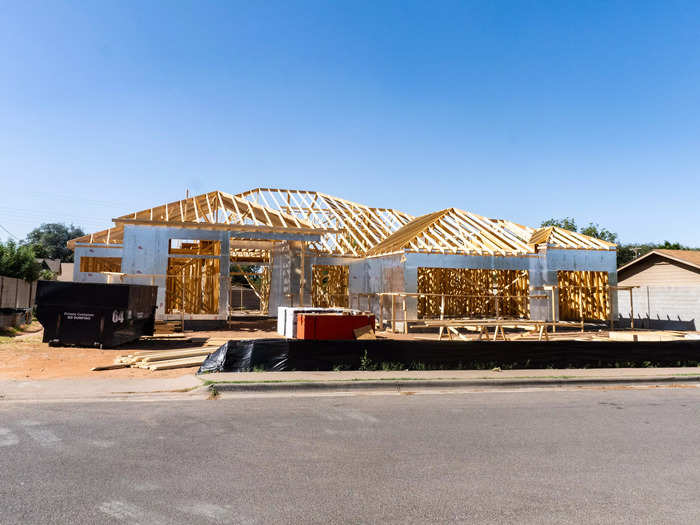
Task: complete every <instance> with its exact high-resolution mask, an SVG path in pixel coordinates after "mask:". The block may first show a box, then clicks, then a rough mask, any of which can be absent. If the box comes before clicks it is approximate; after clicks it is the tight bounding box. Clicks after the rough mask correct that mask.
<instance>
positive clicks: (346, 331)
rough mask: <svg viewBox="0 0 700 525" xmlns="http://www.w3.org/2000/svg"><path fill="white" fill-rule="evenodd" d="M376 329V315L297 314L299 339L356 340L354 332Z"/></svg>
mask: <svg viewBox="0 0 700 525" xmlns="http://www.w3.org/2000/svg"><path fill="white" fill-rule="evenodd" d="M367 325H369V326H371V327H372V328H374V315H369V314H368V315H364V314H359V315H343V314H297V339H319V340H323V341H330V340H339V339H355V333H354V330H355V329H357V328H362V327H363V326H367Z"/></svg>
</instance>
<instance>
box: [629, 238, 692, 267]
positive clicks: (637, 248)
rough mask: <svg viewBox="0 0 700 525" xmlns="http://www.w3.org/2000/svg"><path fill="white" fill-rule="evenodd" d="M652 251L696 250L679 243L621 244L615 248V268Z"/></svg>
mask: <svg viewBox="0 0 700 525" xmlns="http://www.w3.org/2000/svg"><path fill="white" fill-rule="evenodd" d="M652 250H697V248H690V247H688V246H683V245H682V244H681V243H679V242H669V241H664V242H663V243H660V244H659V243H653V242H646V243H641V244H621V245H620V246H618V247H617V266H618V268H619V267H620V266H624V265H625V264H627V263H629V262H632V261H633V260H635V259H636V258H637V257H641V256H642V255H646V254H647V253H649V252H650V251H652Z"/></svg>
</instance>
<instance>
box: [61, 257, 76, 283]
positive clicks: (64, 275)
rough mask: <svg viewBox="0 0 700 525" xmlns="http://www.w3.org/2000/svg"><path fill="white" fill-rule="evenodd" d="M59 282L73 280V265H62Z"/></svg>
mask: <svg viewBox="0 0 700 525" xmlns="http://www.w3.org/2000/svg"><path fill="white" fill-rule="evenodd" d="M57 280H58V281H64V282H65V281H67V282H70V281H72V280H73V263H64V262H62V263H61V271H60V272H59V273H58V278H57Z"/></svg>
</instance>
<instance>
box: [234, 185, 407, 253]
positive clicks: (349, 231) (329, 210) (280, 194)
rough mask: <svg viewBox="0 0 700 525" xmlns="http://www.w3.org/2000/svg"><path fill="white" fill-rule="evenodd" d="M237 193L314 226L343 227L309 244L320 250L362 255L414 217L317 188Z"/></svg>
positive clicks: (268, 189)
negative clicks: (366, 204)
mask: <svg viewBox="0 0 700 525" xmlns="http://www.w3.org/2000/svg"><path fill="white" fill-rule="evenodd" d="M237 196H238V197H241V198H243V199H246V200H249V201H252V202H255V203H256V204H259V205H262V206H265V207H269V208H271V209H275V210H278V211H280V212H283V213H285V214H287V215H291V216H294V217H297V218H298V219H299V220H303V221H307V222H309V223H311V224H312V225H314V226H315V227H319V228H333V229H337V230H344V231H343V232H342V233H335V234H333V233H327V234H324V235H323V236H322V237H321V240H320V241H319V242H317V243H310V246H309V247H310V248H311V249H312V250H314V251H316V252H318V253H328V254H333V255H345V256H363V255H365V254H366V253H367V252H368V251H369V250H370V249H371V248H372V247H373V246H375V245H376V244H378V243H380V242H381V241H383V240H384V239H386V238H387V237H389V236H390V235H392V234H393V233H394V232H396V231H397V230H399V229H400V228H402V227H403V226H405V225H406V224H408V223H409V222H410V221H411V220H413V216H411V215H409V214H407V213H403V212H401V211H398V210H393V209H390V208H373V207H370V206H365V205H363V204H358V203H356V202H351V201H348V200H345V199H341V198H339V197H332V196H330V195H327V194H325V193H319V192H315V191H304V190H285V189H279V188H256V189H254V190H250V191H246V192H244V193H239V194H238V195H237Z"/></svg>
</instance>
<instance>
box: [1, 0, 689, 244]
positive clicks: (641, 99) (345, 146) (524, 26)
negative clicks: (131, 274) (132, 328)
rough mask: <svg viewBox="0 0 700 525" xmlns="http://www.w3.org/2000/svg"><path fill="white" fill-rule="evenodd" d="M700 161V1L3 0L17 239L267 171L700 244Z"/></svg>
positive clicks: (633, 237)
mask: <svg viewBox="0 0 700 525" xmlns="http://www.w3.org/2000/svg"><path fill="white" fill-rule="evenodd" d="M699 173H700V2H673V1H664V2H656V3H647V2H545V1H541V2H505V1H503V2H493V1H472V2H470V1H463V2H447V1H444V2H427V1H425V2H410V1H406V0H403V1H398V2H382V1H379V2H377V1H374V2H361V1H358V0H355V1H351V2H340V1H338V2H333V1H331V2H329V1H318V2H291V1H289V0H287V1H283V2H274V1H264V2H255V1H250V2H220V3H217V2H176V1H169V2H161V3H160V4H157V3H156V2H128V1H114V2H109V1H106V0H105V1H97V0H96V1H91V2H58V1H46V2H31V1H24V0H23V1H16V2H10V1H7V2H2V3H0V175H1V177H2V184H1V185H0V225H2V226H3V227H4V228H6V229H7V230H9V231H10V232H12V233H13V234H14V235H16V236H18V237H23V236H24V235H25V234H26V233H27V232H28V231H29V230H30V229H32V227H34V226H36V225H38V224H39V223H41V222H54V221H60V222H63V221H66V222H73V223H75V224H76V225H81V226H83V227H84V228H85V229H86V230H87V231H94V230H98V229H102V228H104V227H107V226H109V225H110V222H109V220H110V219H111V218H112V217H115V216H117V215H122V214H125V213H128V212H130V211H134V210H137V209H143V208H148V207H150V206H153V205H157V204H162V203H164V202H169V201H172V200H176V199H180V198H182V197H184V195H185V191H186V190H187V189H189V190H190V191H191V192H196V193H201V192H205V191H210V190H213V189H221V190H223V191H227V192H230V193H236V192H239V191H243V190H245V189H249V188H251V187H256V186H268V187H283V188H286V187H292V188H301V189H312V190H318V191H323V192H326V193H330V194H333V195H338V196H341V197H345V198H347V199H350V200H355V201H358V202H362V203H366V204H369V205H375V206H386V207H395V208H398V209H401V210H404V211H406V212H409V213H412V214H416V215H418V214H422V213H427V212H430V211H435V210H438V209H442V208H446V207H451V206H454V207H459V208H462V209H466V210H470V211H473V212H475V213H480V214H483V215H487V216H490V217H499V218H509V219H511V220H514V221H516V222H520V223H523V224H527V225H531V226H536V225H538V224H539V223H540V222H541V221H542V220H544V219H547V218H550V217H563V216H572V217H574V218H576V220H577V221H578V223H579V224H585V223H588V222H590V221H593V222H597V223H599V224H600V225H601V226H604V227H607V228H609V229H611V230H613V231H616V232H617V233H618V234H619V235H620V237H621V239H622V241H624V242H642V241H647V240H650V241H662V240H664V239H668V240H672V241H680V242H682V243H685V244H689V245H693V246H700V234H699V233H698V231H700V228H698V224H700V211H699V210H700V205H699V203H698V198H699V197H700V191H699V188H698V180H700V176H699ZM7 237H8V235H7V233H6V232H5V231H3V230H1V229H0V239H3V240H4V239H6V238H7Z"/></svg>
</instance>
